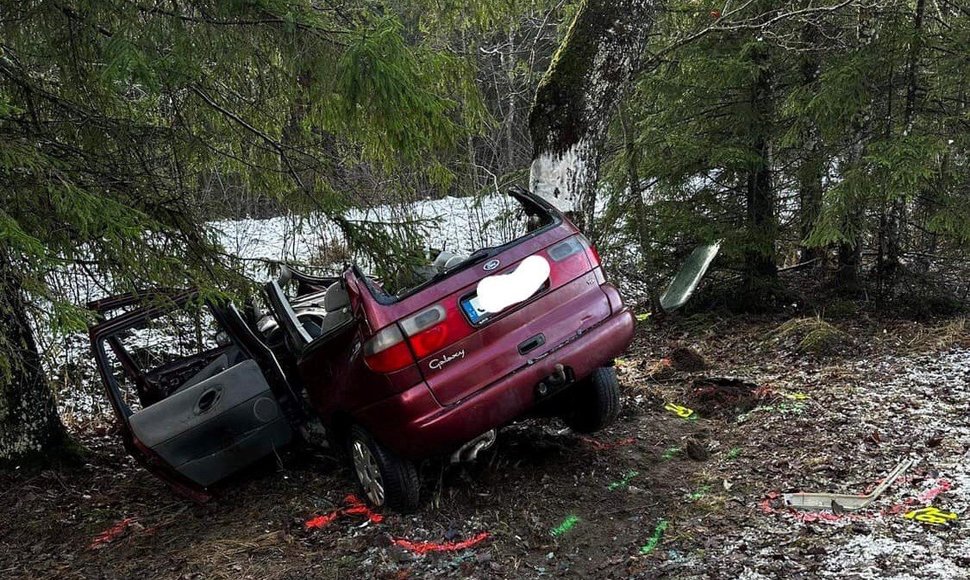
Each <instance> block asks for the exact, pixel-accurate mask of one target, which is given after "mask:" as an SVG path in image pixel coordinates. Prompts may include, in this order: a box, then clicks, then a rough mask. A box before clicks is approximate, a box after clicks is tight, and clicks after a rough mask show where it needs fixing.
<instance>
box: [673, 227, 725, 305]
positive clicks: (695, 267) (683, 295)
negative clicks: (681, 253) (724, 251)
mask: <svg viewBox="0 0 970 580" xmlns="http://www.w3.org/2000/svg"><path fill="white" fill-rule="evenodd" d="M720 249H721V242H720V241H717V242H715V243H713V244H706V245H703V246H698V247H697V248H695V249H694V251H693V252H691V254H690V256H688V257H687V261H686V262H684V265H683V266H681V268H680V271H679V272H677V275H676V276H674V279H673V280H672V281H671V282H670V285H669V286H667V290H666V291H665V292H664V293H663V295H662V296H661V297H660V307H661V308H663V309H664V311H665V312H672V311H674V310H677V309H678V308H680V307H681V306H683V305H684V304H686V303H687V301H688V300H689V299H690V297H691V295H692V294H693V293H694V289H695V288H697V285H698V284H699V283H700V281H701V278H703V277H704V274H705V273H706V272H707V268H708V266H710V265H711V262H713V261H714V257H715V256H717V253H718V251H720Z"/></svg>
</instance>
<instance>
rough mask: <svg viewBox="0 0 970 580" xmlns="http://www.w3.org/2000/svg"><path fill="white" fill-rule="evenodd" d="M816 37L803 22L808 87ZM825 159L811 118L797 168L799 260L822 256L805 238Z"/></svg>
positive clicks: (817, 208) (817, 203) (814, 74)
mask: <svg viewBox="0 0 970 580" xmlns="http://www.w3.org/2000/svg"><path fill="white" fill-rule="evenodd" d="M819 37H820V34H819V30H818V27H817V26H816V25H814V24H812V23H808V24H806V25H805V28H803V29H802V41H803V42H804V43H805V44H806V45H807V46H809V47H812V48H810V49H809V50H807V51H806V52H805V54H804V55H803V56H802V57H801V63H800V73H801V83H802V85H803V86H806V87H810V86H811V85H813V84H815V82H816V81H817V80H818V75H819V69H820V67H821V58H820V57H819V55H818V53H817V52H815V51H814V50H813V48H814V47H815V46H817V45H818V42H819ZM825 161H826V160H825V155H824V152H823V151H822V138H821V135H819V130H818V124H816V123H815V121H813V120H810V121H808V126H807V127H806V128H805V131H804V147H803V150H802V160H801V164H800V165H799V167H798V205H799V207H798V210H799V211H798V218H799V234H800V235H801V239H802V243H801V244H799V259H800V261H802V262H808V261H811V260H819V259H820V258H822V257H823V256H824V255H825V252H824V251H823V250H822V248H818V247H809V246H806V245H805V240H807V239H808V237H809V236H811V234H812V230H814V229H815V222H816V221H817V220H818V216H819V213H820V212H821V210H822V177H823V175H824V174H825Z"/></svg>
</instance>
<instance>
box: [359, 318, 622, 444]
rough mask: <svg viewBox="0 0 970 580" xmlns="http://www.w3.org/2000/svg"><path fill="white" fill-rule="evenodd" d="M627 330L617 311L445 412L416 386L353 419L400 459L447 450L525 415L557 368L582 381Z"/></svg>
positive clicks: (615, 349) (615, 351)
mask: <svg viewBox="0 0 970 580" xmlns="http://www.w3.org/2000/svg"><path fill="white" fill-rule="evenodd" d="M611 302H612V301H611ZM617 302H619V301H618V300H617ZM633 330H634V320H633V314H631V313H630V311H629V310H627V309H625V308H623V309H620V310H619V311H618V312H615V313H614V314H612V315H611V316H610V317H609V318H607V319H605V320H604V321H603V322H601V323H600V324H598V325H596V326H594V327H592V328H590V329H588V330H587V331H586V332H584V333H583V334H581V335H579V336H574V337H572V338H571V339H570V340H569V341H566V342H564V343H563V344H561V345H559V347H557V348H556V349H554V350H552V351H550V352H549V353H547V354H546V355H543V357H542V358H541V359H538V360H535V361H532V362H531V363H530V364H528V365H526V366H524V367H521V368H519V369H518V370H516V371H514V372H512V373H511V374H509V375H507V376H505V377H503V378H501V379H499V380H498V381H496V382H494V383H492V384H491V385H489V386H487V387H485V388H484V389H481V390H480V391H478V392H476V393H474V394H472V395H470V396H469V397H467V398H465V399H462V400H460V401H458V402H456V403H454V404H452V405H449V406H447V407H442V406H440V405H438V403H437V401H435V399H434V396H433V395H432V394H431V391H430V389H428V387H427V385H426V384H425V383H423V382H422V383H420V384H418V385H416V386H414V387H412V388H410V389H408V390H407V391H404V392H403V393H400V394H398V395H395V396H393V397H389V398H388V399H384V400H382V401H380V402H378V403H375V404H373V405H370V406H368V407H365V408H363V409H359V410H358V411H357V412H356V413H354V415H355V416H356V419H357V420H358V421H360V422H361V423H362V424H363V425H364V426H365V427H367V429H369V430H370V431H371V433H373V434H374V435H375V436H376V437H377V439H378V440H379V441H381V442H382V443H383V444H384V445H386V446H387V447H389V448H391V449H392V450H393V451H395V452H397V453H399V454H401V455H403V456H405V457H409V458H412V459H420V458H426V457H430V456H433V455H438V454H441V453H445V452H449V451H453V450H454V449H457V448H458V447H460V446H461V445H462V444H464V443H466V442H468V441H471V440H472V439H474V438H475V437H477V436H478V435H481V434H482V433H484V432H486V431H488V430H489V429H494V428H496V427H501V426H502V425H505V424H507V423H509V422H511V421H513V420H515V419H517V418H519V417H521V416H522V415H524V414H526V413H528V412H529V411H530V410H531V409H532V408H533V407H535V405H536V404H537V402H538V399H537V394H536V386H537V385H538V384H539V383H540V382H541V381H542V380H543V379H545V378H546V377H548V376H550V375H552V374H553V373H554V372H555V367H556V365H557V364H561V365H563V366H564V367H568V368H570V369H572V372H573V375H574V376H575V377H578V378H584V377H587V376H589V375H590V374H591V373H592V372H593V370H595V369H596V368H597V367H600V366H603V365H605V364H607V363H608V362H610V361H611V360H612V359H614V358H615V357H617V356H618V355H620V354H621V353H622V352H623V351H624V350H625V349H626V348H627V347H628V346H629V345H630V342H631V341H632V340H633Z"/></svg>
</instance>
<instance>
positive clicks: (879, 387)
mask: <svg viewBox="0 0 970 580" xmlns="http://www.w3.org/2000/svg"><path fill="white" fill-rule="evenodd" d="M784 322H785V321H784V320H783V319H777V318H772V319H763V320H756V321H751V320H750V319H745V320H742V319H739V318H717V317H713V316H703V317H694V318H688V319H679V320H678V321H676V322H667V323H658V322H651V321H646V322H643V323H641V325H640V327H639V330H638V337H637V340H636V342H635V343H634V345H633V347H632V348H631V350H630V352H629V353H628V354H627V355H625V356H624V357H623V358H622V359H620V360H619V361H618V371H619V375H620V378H621V382H622V384H623V389H624V406H623V412H622V415H621V417H620V420H619V422H618V423H617V424H616V425H615V426H613V427H611V428H610V429H608V430H607V431H605V432H602V433H598V434H596V435H595V436H594V437H583V436H579V435H576V434H574V433H571V432H569V431H567V430H565V429H563V427H562V426H561V425H559V424H556V423H541V422H526V423H523V424H519V425H514V426H511V427H509V428H506V429H505V430H503V431H502V432H501V433H500V435H499V440H498V443H497V444H496V446H495V447H494V448H493V449H491V450H489V451H487V452H485V453H483V454H482V455H481V456H480V457H479V459H478V461H477V462H476V463H474V464H468V465H459V466H451V467H447V468H443V467H442V466H440V465H428V466H426V467H425V468H424V470H423V478H424V482H425V492H424V494H425V497H426V498H427V501H426V502H425V504H424V507H423V508H422V509H421V510H420V511H419V512H418V513H416V514H413V515H409V516H401V515H397V514H394V513H384V514H381V515H383V519H382V521H380V522H375V521H372V520H371V519H369V518H368V517H366V514H344V515H343V516H342V517H338V518H337V519H335V520H334V521H332V522H330V523H328V524H327V525H324V526H322V527H319V528H315V529H308V528H307V526H306V522H307V521H308V520H310V519H311V518H313V517H314V516H317V515H322V514H327V513H329V512H331V511H333V510H335V509H337V508H340V507H341V506H345V505H346V504H345V503H344V501H345V497H346V496H347V495H348V494H350V493H354V489H353V487H352V485H351V483H350V482H351V479H350V473H349V470H348V469H347V468H346V467H344V466H343V465H342V464H341V463H340V462H339V461H338V460H337V459H336V458H335V457H334V456H332V455H330V454H328V452H327V451H326V450H322V451H321V450H317V451H309V450H292V451H290V452H288V453H286V454H285V455H283V456H281V457H279V458H278V460H277V461H274V462H269V463H267V464H266V465H262V466H260V467H259V468H257V469H253V470H250V471H249V472H247V473H246V474H244V475H242V476H241V477H239V478H238V479H237V480H235V481H232V482H229V483H228V484H226V485H225V486H224V489H223V490H221V491H220V492H219V494H218V497H217V499H216V500H214V501H212V502H210V503H209V504H206V505H203V506H199V505H195V504H193V503H191V502H188V501H186V500H183V499H180V498H179V497H177V496H175V495H173V494H172V493H171V492H170V491H169V490H168V489H167V488H166V487H165V486H163V485H162V484H161V483H159V482H157V481H156V480H155V479H153V478H152V477H151V476H150V475H148V474H147V473H146V472H144V471H143V470H141V469H139V468H138V467H137V466H135V464H134V463H133V461H131V460H130V459H128V458H127V457H126V456H125V455H124V452H123V451H122V449H121V447H120V445H119V444H118V443H117V442H116V441H115V439H114V437H113V436H112V434H111V433H110V432H109V430H105V429H101V432H98V430H97V429H91V428H88V429H87V430H85V431H84V432H80V433H77V434H76V435H77V437H78V438H79V440H80V441H81V442H82V443H83V444H84V445H85V446H87V447H88V449H89V450H90V456H89V458H88V463H87V464H86V465H84V466H83V467H79V468H71V469H67V468H65V469H62V470H45V471H40V472H37V471H34V472H28V471H26V470H24V471H22V472H21V471H18V472H16V473H13V474H11V473H3V474H0V577H3V578H45V577H58V578H72V577H85V578H132V577H152V578H159V577H164V578H305V577H320V578H362V577H375V578H395V579H404V578H423V577H435V576H443V575H444V576H448V577H472V578H511V577H515V578H522V577H545V576H550V577H566V578H569V577H582V578H587V577H596V578H627V577H637V578H668V577H669V578H739V577H741V578H764V577H770V578H781V577H784V578H810V577H812V578H814V577H839V578H966V577H970V533H968V532H967V525H966V523H965V522H964V521H963V520H964V519H965V518H970V512H968V508H970V491H968V490H970V466H968V464H970V325H967V324H965V323H964V322H963V321H960V320H949V321H947V320H944V321H939V322H935V323H926V324H914V323H911V322H903V321H894V320H874V319H866V318H862V319H860V320H854V321H853V322H851V323H850V322H836V323H835V325H836V327H838V329H839V330H840V331H841V333H840V334H838V336H837V337H836V339H835V340H834V342H833V343H832V344H826V349H825V351H826V353H827V354H825V355H824V356H822V355H811V354H805V353H803V352H799V351H800V350H804V348H805V345H804V344H801V343H800V342H799V340H800V338H799V337H798V336H797V332H796V333H794V334H793V333H788V332H781V333H779V332H773V331H775V330H776V329H777V328H778V327H779V326H780V325H781V324H782V323H784ZM679 348H680V349H682V348H691V349H694V350H696V351H697V352H698V353H700V355H701V356H702V357H703V359H704V361H705V362H706V366H705V368H702V369H700V370H694V371H692V372H685V371H682V370H677V369H678V368H685V367H689V366H690V365H688V364H684V357H683V356H679V355H678V353H679V352H683V351H678V350H677V349H679ZM687 358H688V359H690V357H687ZM687 362H691V363H698V362H699V361H697V360H693V359H690V360H688V361H687ZM697 366H698V365H696V364H695V366H694V367H693V368H697ZM724 378H731V379H738V380H736V381H726V380H720V379H724ZM712 379H717V380H712ZM666 403H674V404H676V405H679V407H670V408H669V409H665V404H666ZM681 407H682V408H681ZM670 409H674V410H673V411H672V410H670ZM678 410H679V412H680V414H683V415H687V414H688V410H693V411H694V412H693V413H692V414H691V415H690V416H688V417H686V418H684V417H681V416H679V415H678V413H677V411H678ZM907 457H908V458H912V459H914V460H915V461H916V462H915V464H914V465H913V467H911V468H910V469H909V470H908V471H907V472H906V473H905V474H903V476H902V477H901V478H899V479H898V480H897V481H896V482H895V483H894V484H893V485H891V486H890V487H889V488H888V490H887V491H886V492H885V493H884V494H883V495H882V496H881V497H880V498H878V499H877V500H876V501H875V502H874V503H873V505H872V506H871V507H870V508H869V509H866V510H864V511H862V512H855V513H833V512H831V511H823V512H818V513H803V512H796V511H794V510H791V509H788V508H786V507H785V506H784V505H783V500H782V497H781V496H780V495H779V494H781V493H785V492H793V491H800V490H804V491H820V492H821V491H828V492H837V493H865V492H867V491H869V490H871V488H873V487H874V486H875V485H876V484H878V483H879V481H880V479H881V478H882V477H883V476H884V475H885V474H886V473H887V472H888V471H890V470H891V469H892V468H893V467H894V466H895V465H896V464H897V463H898V462H899V461H900V460H901V459H903V458H907ZM925 506H933V507H935V508H937V509H939V510H941V512H940V513H944V514H945V513H949V512H952V513H955V514H956V516H957V519H956V520H955V522H951V523H950V524H948V525H931V524H928V523H921V522H919V521H916V520H914V519H907V518H906V517H905V514H906V513H909V512H911V511H912V510H915V509H917V508H922V507H925ZM839 511H840V510H838V506H836V512H839ZM947 517H948V516H947ZM373 519H381V518H380V517H375V518H373ZM946 521H950V520H946ZM485 533H487V536H486V535H485ZM483 538H484V539H483ZM402 539H403V540H407V541H410V542H437V543H449V542H450V543H452V545H454V544H456V543H460V542H462V541H465V540H477V543H474V545H472V546H471V547H468V548H465V549H460V550H453V551H442V552H431V553H427V554H419V553H416V552H415V551H414V548H415V545H414V544H409V545H408V546H409V547H402V546H401V545H398V543H395V541H396V540H402ZM405 543H406V542H405Z"/></svg>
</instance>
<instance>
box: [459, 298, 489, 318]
mask: <svg viewBox="0 0 970 580" xmlns="http://www.w3.org/2000/svg"><path fill="white" fill-rule="evenodd" d="M461 309H462V310H464V311H465V314H467V315H468V320H470V321H471V323H472V324H478V323H479V322H481V321H482V320H484V319H485V317H486V315H487V314H488V312H486V311H485V310H484V309H482V307H481V306H480V305H479V303H478V295H477V294H475V295H473V296H469V297H467V298H462V300H461Z"/></svg>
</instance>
